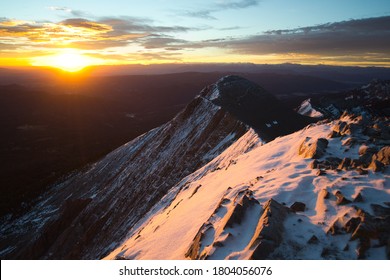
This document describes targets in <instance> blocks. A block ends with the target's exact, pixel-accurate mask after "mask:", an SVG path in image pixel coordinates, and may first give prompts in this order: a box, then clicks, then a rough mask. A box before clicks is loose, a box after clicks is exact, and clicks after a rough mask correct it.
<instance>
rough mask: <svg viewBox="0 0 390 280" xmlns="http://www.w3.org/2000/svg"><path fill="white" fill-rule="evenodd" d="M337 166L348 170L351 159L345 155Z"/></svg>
mask: <svg viewBox="0 0 390 280" xmlns="http://www.w3.org/2000/svg"><path fill="white" fill-rule="evenodd" d="M337 168H338V169H341V170H350V169H352V160H351V159H350V158H347V157H346V158H344V159H343V160H342V161H341V163H340V164H339V166H338V167H337Z"/></svg>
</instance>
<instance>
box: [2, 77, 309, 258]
mask: <svg viewBox="0 0 390 280" xmlns="http://www.w3.org/2000/svg"><path fill="white" fill-rule="evenodd" d="M215 89H218V93H216V92H215ZM232 89H234V90H232ZM248 93H250V94H249V95H248ZM228 95H229V96H230V97H231V98H233V100H234V99H235V98H238V97H239V98H243V99H242V100H244V101H245V102H244V103H243V104H242V105H240V108H239V110H238V108H236V107H234V106H231V104H225V103H224V102H222V101H224V98H225V97H226V96H228ZM247 97H250V99H247ZM253 97H255V99H253ZM247 101H258V102H267V103H268V107H270V108H274V109H275V110H276V111H278V110H280V108H283V106H282V105H281V104H280V102H279V101H278V100H276V99H275V98H273V97H272V96H271V95H270V94H268V93H266V92H265V91H264V90H263V89H262V88H260V87H259V86H257V85H254V84H253V83H251V82H249V81H247V80H245V79H243V78H239V77H225V78H223V79H221V80H219V81H218V82H217V83H216V84H214V85H212V86H210V87H208V88H206V89H205V90H203V91H202V92H201V95H199V96H197V97H196V98H195V99H194V100H193V101H192V102H191V103H190V104H189V105H188V106H187V107H186V108H185V109H184V110H183V111H182V112H181V113H179V114H178V115H177V116H176V117H175V118H174V119H173V120H172V121H170V122H168V123H166V124H165V125H163V126H161V127H159V128H156V129H154V130H152V131H150V132H148V133H146V134H144V135H142V136H140V137H138V138H137V139H135V140H133V141H131V142H129V143H127V144H126V145H124V146H122V147H120V148H118V149H117V150H115V151H114V152H112V153H110V154H108V155H107V156H106V157H104V158H103V159H102V160H100V161H98V162H96V163H95V164H93V165H91V166H90V167H87V168H85V170H83V171H80V172H77V173H75V174H73V175H71V176H69V178H67V179H66V180H65V181H63V182H61V183H58V184H56V185H55V186H53V187H52V188H51V189H50V190H49V191H48V192H47V193H46V194H44V195H43V196H42V197H41V199H40V201H39V202H38V203H37V205H36V206H35V207H34V208H33V209H32V210H31V211H30V212H28V213H27V214H25V215H23V216H22V217H18V218H12V217H7V218H6V219H4V220H3V221H2V223H1V228H0V233H1V239H0V255H1V256H2V257H3V258H27V259H30V258H32V259H36V258H43V259H72V258H75V259H79V258H82V259H91V258H92V259H95V258H100V257H102V256H105V255H106V254H107V253H109V252H110V251H111V250H113V249H114V248H115V246H117V242H119V241H120V240H121V239H122V238H124V237H125V236H126V234H127V232H128V231H129V229H131V228H132V226H133V225H134V224H135V223H136V222H138V221H139V220H140V219H141V218H142V217H144V215H145V214H146V213H147V212H148V211H149V210H150V208H151V207H152V206H154V205H155V204H156V203H157V202H158V201H160V199H161V198H162V197H163V196H164V195H165V194H166V193H167V192H168V191H169V190H170V189H171V188H172V186H174V185H175V184H176V183H178V182H179V181H180V180H181V179H182V178H184V177H185V176H187V175H189V174H191V173H192V172H194V171H195V170H197V169H198V168H201V167H202V166H204V165H205V164H206V163H208V162H209V161H210V160H212V159H213V158H215V157H216V156H218V155H219V154H220V153H221V152H222V151H223V150H225V149H226V148H227V147H229V146H230V145H231V144H232V143H234V142H235V141H236V140H237V139H239V138H240V137H241V136H242V135H243V134H245V133H246V132H247V131H248V129H249V127H248V125H247V124H246V122H247V121H248V118H247V115H246V114H245V113H241V111H242V112H245V111H251V110H253V108H256V107H253V106H252V105H253V104H251V103H250V102H249V103H248V102H247ZM218 102H220V103H218ZM262 106H263V105H262ZM257 108H258V109H261V107H257ZM268 114H269V111H267V110H264V111H260V112H257V115H258V116H259V118H260V119H261V120H262V121H268V116H267V115H268ZM289 114H290V119H289V121H290V123H291V124H292V126H293V127H297V126H299V125H301V126H302V125H303V123H305V124H306V120H304V122H302V120H303V119H304V118H303V117H301V116H299V115H298V114H296V113H294V112H293V111H290V112H289ZM269 121H274V123H273V125H272V126H270V127H268V126H265V125H264V123H262V127H259V129H258V131H257V132H258V133H264V136H265V138H266V139H269V138H271V137H276V136H278V135H281V134H286V133H288V132H289V131H290V128H287V129H284V127H279V126H278V122H279V121H280V122H283V116H281V115H275V116H272V118H271V119H269ZM254 135H255V134H254ZM256 135H257V134H256ZM253 137H255V136H253ZM256 137H258V136H256ZM261 137H262V136H261ZM257 142H262V140H260V138H258V139H257ZM232 164H233V163H232ZM31 232H34V233H35V234H34V236H31Z"/></svg>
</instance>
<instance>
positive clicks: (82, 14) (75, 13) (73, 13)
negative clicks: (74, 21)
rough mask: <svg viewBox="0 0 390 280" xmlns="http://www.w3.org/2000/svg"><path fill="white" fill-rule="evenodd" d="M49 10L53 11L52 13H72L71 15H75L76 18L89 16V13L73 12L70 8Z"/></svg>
mask: <svg viewBox="0 0 390 280" xmlns="http://www.w3.org/2000/svg"><path fill="white" fill-rule="evenodd" d="M47 8H48V9H49V10H51V11H60V12H66V13H70V14H71V15H73V16H75V17H85V16H88V13H86V12H84V11H80V10H73V9H71V8H68V7H57V6H49V7H47Z"/></svg>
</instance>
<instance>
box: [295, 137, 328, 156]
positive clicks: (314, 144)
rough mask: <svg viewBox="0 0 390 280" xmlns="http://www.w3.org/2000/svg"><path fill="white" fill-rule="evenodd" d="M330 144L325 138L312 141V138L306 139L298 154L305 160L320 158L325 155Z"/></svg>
mask: <svg viewBox="0 0 390 280" xmlns="http://www.w3.org/2000/svg"><path fill="white" fill-rule="evenodd" d="M328 143H329V142H328V140H326V139H325V138H318V139H316V140H312V139H311V138H310V137H306V139H305V140H303V142H302V143H301V145H300V146H299V151H298V154H299V155H302V156H303V157H304V158H313V159H316V158H320V157H322V156H323V155H324V154H325V151H326V148H327V147H328Z"/></svg>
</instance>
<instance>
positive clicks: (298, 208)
mask: <svg viewBox="0 0 390 280" xmlns="http://www.w3.org/2000/svg"><path fill="white" fill-rule="evenodd" d="M290 209H291V210H292V211H294V212H303V211H305V209H306V204H305V203H303V202H298V201H297V202H294V203H293V205H291V206H290Z"/></svg>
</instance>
